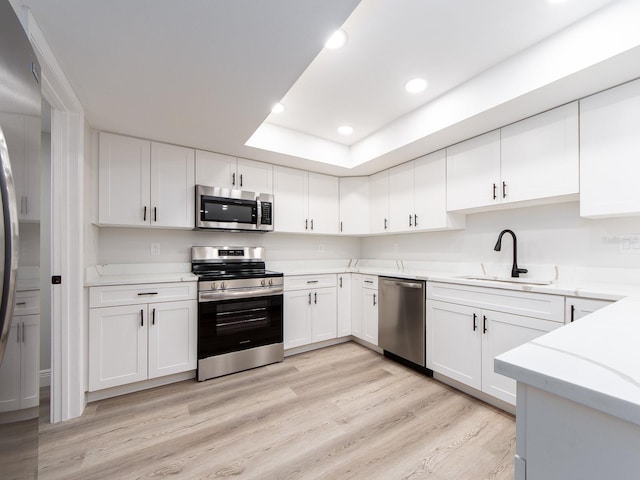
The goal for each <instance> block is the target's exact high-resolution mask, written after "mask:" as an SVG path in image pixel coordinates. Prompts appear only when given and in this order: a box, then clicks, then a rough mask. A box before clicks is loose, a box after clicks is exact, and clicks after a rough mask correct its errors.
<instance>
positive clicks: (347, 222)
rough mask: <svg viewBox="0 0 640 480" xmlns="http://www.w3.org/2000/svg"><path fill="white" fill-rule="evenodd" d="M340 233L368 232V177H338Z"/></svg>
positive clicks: (355, 233)
mask: <svg viewBox="0 0 640 480" xmlns="http://www.w3.org/2000/svg"><path fill="white" fill-rule="evenodd" d="M340 233H344V234H346V235H357V234H367V233H369V177H342V178H341V179H340Z"/></svg>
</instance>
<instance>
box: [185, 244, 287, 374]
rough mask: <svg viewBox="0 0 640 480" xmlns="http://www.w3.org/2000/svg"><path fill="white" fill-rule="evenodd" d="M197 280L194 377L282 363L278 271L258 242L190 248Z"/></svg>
mask: <svg viewBox="0 0 640 480" xmlns="http://www.w3.org/2000/svg"><path fill="white" fill-rule="evenodd" d="M191 266H192V271H193V273H194V274H196V275H197V276H198V278H199V280H198V380H199V381H203V380H207V379H209V378H214V377H219V376H221V375H227V374H229V373H235V372H239V371H241V370H247V369H249V368H254V367H259V366H262V365H267V364H269V363H275V362H281V361H282V360H283V358H284V344H283V340H282V338H283V333H282V329H283V322H282V291H283V275H282V273H278V272H271V271H268V270H266V269H265V263H264V249H263V248H262V247H192V248H191Z"/></svg>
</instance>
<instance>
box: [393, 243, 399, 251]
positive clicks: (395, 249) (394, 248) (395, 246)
mask: <svg viewBox="0 0 640 480" xmlns="http://www.w3.org/2000/svg"><path fill="white" fill-rule="evenodd" d="M393 253H398V244H397V243H394V244H393Z"/></svg>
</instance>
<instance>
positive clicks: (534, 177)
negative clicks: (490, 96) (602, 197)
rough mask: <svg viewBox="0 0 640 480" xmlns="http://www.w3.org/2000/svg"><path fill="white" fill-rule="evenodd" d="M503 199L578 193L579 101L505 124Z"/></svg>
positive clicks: (513, 199) (512, 200)
mask: <svg viewBox="0 0 640 480" xmlns="http://www.w3.org/2000/svg"><path fill="white" fill-rule="evenodd" d="M501 137H502V140H501V149H502V152H501V153H502V155H501V165H502V182H504V185H505V187H504V188H505V192H504V194H505V195H506V196H503V200H502V202H503V203H505V202H509V203H510V202H520V201H525V200H535V199H539V198H549V197H558V196H563V195H570V194H577V193H578V189H579V154H578V102H573V103H570V104H568V105H564V106H562V107H559V108H555V109H553V110H550V111H548V112H545V113H542V114H540V115H535V116H533V117H531V118H527V119H526V120H522V121H520V122H517V123H514V124H512V125H509V126H506V127H504V128H502V132H501Z"/></svg>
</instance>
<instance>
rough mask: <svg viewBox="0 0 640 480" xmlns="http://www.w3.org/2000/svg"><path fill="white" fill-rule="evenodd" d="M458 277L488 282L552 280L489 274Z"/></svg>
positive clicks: (533, 282) (532, 283) (524, 282)
mask: <svg viewBox="0 0 640 480" xmlns="http://www.w3.org/2000/svg"><path fill="white" fill-rule="evenodd" d="M458 278H465V279H467V280H484V281H488V282H504V283H522V284H527V285H551V284H552V283H553V281H552V280H539V279H535V278H513V277H492V276H491V275H464V276H462V277H458Z"/></svg>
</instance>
